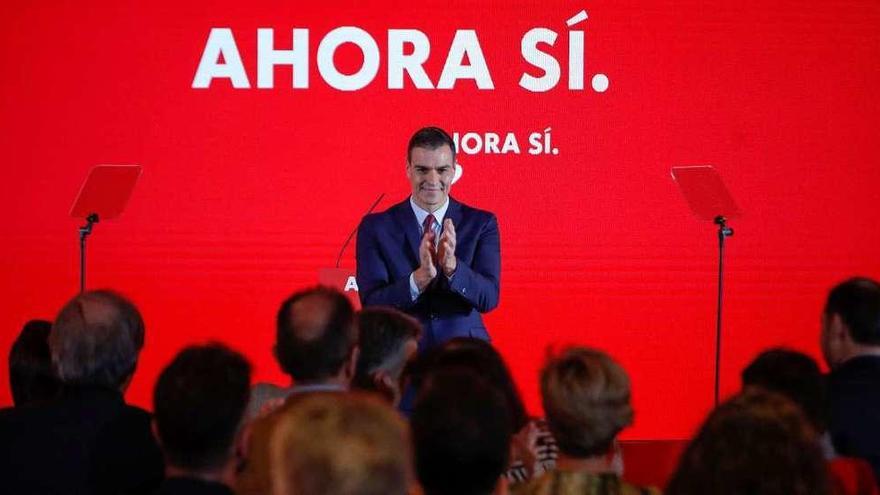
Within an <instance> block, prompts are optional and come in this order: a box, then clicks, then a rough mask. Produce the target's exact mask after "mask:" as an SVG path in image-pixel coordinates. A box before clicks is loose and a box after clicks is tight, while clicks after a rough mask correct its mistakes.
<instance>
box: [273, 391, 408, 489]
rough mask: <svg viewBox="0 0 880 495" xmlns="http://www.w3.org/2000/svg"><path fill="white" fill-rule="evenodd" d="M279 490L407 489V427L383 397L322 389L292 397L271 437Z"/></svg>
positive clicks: (274, 487)
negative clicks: (327, 391)
mask: <svg viewBox="0 0 880 495" xmlns="http://www.w3.org/2000/svg"><path fill="white" fill-rule="evenodd" d="M269 455H270V458H271V459H270V465H271V466H272V473H271V478H272V493H273V494H274V495H294V494H295V495H330V494H333V495H404V494H406V493H407V491H408V489H409V484H410V480H411V479H412V474H411V473H412V467H411V461H410V459H411V450H410V447H409V436H408V432H407V427H406V425H405V424H404V422H403V421H402V420H401V419H400V417H399V416H398V415H397V413H396V412H395V411H394V410H392V409H391V408H390V407H389V406H388V405H386V404H384V403H382V402H381V401H379V400H378V399H375V398H373V397H369V396H367V395H361V394H356V393H351V394H342V393H316V394H310V395H309V396H306V397H302V398H297V399H296V400H293V401H291V402H290V403H289V404H288V406H286V407H285V409H284V410H282V411H281V412H280V417H279V419H278V423H277V425H276V426H275V428H274V430H273V432H272V434H271V437H270V439H269Z"/></svg>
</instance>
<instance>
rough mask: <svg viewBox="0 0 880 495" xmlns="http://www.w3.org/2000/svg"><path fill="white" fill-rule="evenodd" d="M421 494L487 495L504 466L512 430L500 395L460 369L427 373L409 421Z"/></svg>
mask: <svg viewBox="0 0 880 495" xmlns="http://www.w3.org/2000/svg"><path fill="white" fill-rule="evenodd" d="M410 424H411V428H412V435H413V442H414V445H415V459H416V472H417V474H418V477H419V480H420V482H421V484H422V487H423V488H424V491H425V494H426V495H453V494H455V495H487V494H489V493H491V492H492V491H493V489H494V487H495V485H496V483H497V482H498V478H499V477H500V476H501V473H503V472H504V470H505V469H506V467H507V463H508V460H509V456H510V440H511V435H512V433H513V425H512V423H511V419H510V411H509V410H508V406H507V401H506V400H505V399H504V396H503V395H502V394H501V392H499V391H498V390H496V389H495V388H494V387H492V386H491V385H489V384H488V383H487V382H486V380H484V379H483V378H482V377H480V376H479V375H477V374H475V373H474V372H473V371H470V370H468V369H466V368H461V369H444V370H441V371H438V372H437V373H434V374H431V376H429V377H428V378H427V379H426V381H425V382H424V383H423V385H422V389H421V391H420V392H419V394H418V397H417V398H416V403H415V410H414V411H413V414H412V418H411V421H410Z"/></svg>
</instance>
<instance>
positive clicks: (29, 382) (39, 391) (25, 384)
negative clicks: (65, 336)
mask: <svg viewBox="0 0 880 495" xmlns="http://www.w3.org/2000/svg"><path fill="white" fill-rule="evenodd" d="M51 329H52V323H50V322H48V321H45V320H31V321H29V322H27V323H26V324H25V325H24V328H22V329H21V333H20V334H18V337H17V338H16V339H15V342H13V343H12V349H10V350H9V386H10V390H11V391H12V401H13V402H14V403H15V405H16V406H21V405H24V404H30V403H34V402H43V401H48V400H51V399H52V398H53V397H54V396H55V394H56V393H57V392H58V378H57V377H56V376H55V372H54V371H53V370H52V354H51V352H50V351H49V332H50V330H51Z"/></svg>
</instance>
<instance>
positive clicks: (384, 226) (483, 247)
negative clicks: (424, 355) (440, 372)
mask: <svg viewBox="0 0 880 495" xmlns="http://www.w3.org/2000/svg"><path fill="white" fill-rule="evenodd" d="M454 174H455V144H454V143H453V141H452V138H450V137H449V134H447V133H446V132H445V131H443V130H442V129H439V128H436V127H426V128H424V129H420V130H419V131H417V132H416V133H415V134H414V135H413V136H412V138H411V139H410V141H409V146H408V147H407V162H406V176H407V178H408V179H409V182H410V186H411V187H412V195H411V196H410V197H409V198H408V199H406V200H404V201H403V202H401V203H398V204H396V205H394V206H392V207H391V208H389V209H388V210H386V211H384V212H382V213H375V214H372V215H367V216H366V217H364V219H363V220H362V221H361V224H360V227H359V228H358V238H357V282H358V290H359V294H360V298H361V302H362V303H363V305H364V306H392V307H395V308H397V309H400V310H403V311H405V312H407V313H409V314H411V315H413V316H415V317H416V318H418V319H419V321H420V322H421V323H422V325H423V326H424V330H425V332H424V335H423V337H422V341H421V343H420V344H421V347H422V348H428V347H433V346H436V345H439V344H441V343H443V342H445V341H447V340H449V339H451V338H453V337H459V336H469V337H476V338H480V339H484V340H488V339H489V335H488V333H487V332H486V327H485V325H484V324H483V319H482V317H481V316H480V313H485V312H487V311H490V310H492V309H493V308H495V306H497V305H498V293H499V288H500V275H501V253H500V239H499V235H498V221H497V220H496V219H495V215H493V214H492V213H489V212H487V211H483V210H478V209H476V208H472V207H470V206H467V205H465V204H463V203H460V202H458V201H456V200H454V199H452V198H450V197H449V189H450V186H451V185H452V181H453V177H454Z"/></svg>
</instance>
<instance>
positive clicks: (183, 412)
mask: <svg viewBox="0 0 880 495" xmlns="http://www.w3.org/2000/svg"><path fill="white" fill-rule="evenodd" d="M250 376H251V368H250V364H248V362H247V360H246V359H245V358H244V356H242V355H241V354H239V353H237V352H235V351H232V350H230V349H229V348H227V347H225V346H223V345H221V344H209V345H205V346H192V347H187V348H185V349H184V350H182V351H181V352H180V353H179V354H178V355H177V357H175V358H174V360H173V361H172V362H171V364H169V365H168V366H167V367H166V368H165V369H164V370H163V371H162V373H161V374H160V375H159V379H158V381H157V382H156V388H155V390H154V393H153V407H154V411H155V419H154V421H155V425H156V434H157V436H158V437H159V442H160V444H161V446H162V451H163V452H164V454H165V463H166V468H165V473H166V479H165V481H164V482H162V486H161V487H160V488H159V491H158V492H157V493H158V494H159V495H175V494H181V495H182V494H205V495H209V494H216V495H232V490H231V488H229V487H230V486H231V485H232V483H233V481H234V477H235V471H236V467H237V460H238V459H237V457H236V455H235V453H236V449H235V444H236V438H237V436H238V432H239V429H240V427H241V422H242V418H243V417H244V409H245V406H247V402H248V397H249V394H250Z"/></svg>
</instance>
